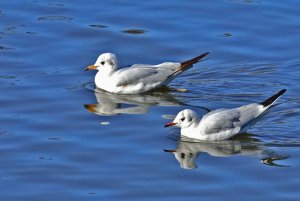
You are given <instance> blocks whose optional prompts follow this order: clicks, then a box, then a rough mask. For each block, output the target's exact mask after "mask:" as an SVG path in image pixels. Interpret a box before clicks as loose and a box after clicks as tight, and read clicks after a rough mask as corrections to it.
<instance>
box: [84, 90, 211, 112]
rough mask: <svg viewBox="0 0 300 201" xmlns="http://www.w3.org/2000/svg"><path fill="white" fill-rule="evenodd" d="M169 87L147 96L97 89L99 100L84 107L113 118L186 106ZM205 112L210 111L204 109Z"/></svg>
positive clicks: (146, 94)
mask: <svg viewBox="0 0 300 201" xmlns="http://www.w3.org/2000/svg"><path fill="white" fill-rule="evenodd" d="M170 91H172V89H170V88H169V87H163V88H160V89H159V90H156V91H153V92H151V93H150V92H149V93H145V94H134V95H126V94H113V93H109V92H106V91H103V90H101V89H96V90H95V92H94V94H95V96H96V99H97V103H95V104H86V105H84V107H85V108H86V109H87V110H88V111H89V112H92V113H95V114H98V115H103V116H113V115H117V114H144V113H146V112H148V110H149V107H151V106H180V105H186V104H184V103H182V102H180V101H179V100H177V99H176V98H175V97H174V95H172V94H171V93H169V92H170ZM204 109H205V110H208V109H206V108H204Z"/></svg>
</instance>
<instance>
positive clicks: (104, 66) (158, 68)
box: [86, 52, 208, 94]
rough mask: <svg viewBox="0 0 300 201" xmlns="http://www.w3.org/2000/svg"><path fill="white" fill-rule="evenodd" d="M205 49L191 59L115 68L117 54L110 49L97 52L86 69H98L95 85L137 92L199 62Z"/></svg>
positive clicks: (107, 89) (155, 86) (159, 83)
mask: <svg viewBox="0 0 300 201" xmlns="http://www.w3.org/2000/svg"><path fill="white" fill-rule="evenodd" d="M207 54H208V52H206V53H204V54H202V55H200V56H198V57H195V58H193V59H191V60H188V61H185V62H181V63H175V62H164V63H161V64H158V65H148V64H134V65H132V66H131V67H128V68H121V69H119V68H118V63H117V58H116V56H115V55H114V54H112V53H104V54H101V55H100V56H99V57H98V59H97V61H96V63H95V64H94V65H92V66H89V67H87V68H86V70H91V69H95V70H98V72H97V74H96V76H95V84H96V86H97V87H98V88H100V89H102V90H105V91H108V92H111V93H117V94H139V93H144V92H147V91H151V90H153V89H156V88H158V87H160V86H163V85H167V84H168V83H169V82H170V81H172V80H173V79H174V78H175V77H176V76H177V75H179V74H180V73H182V72H184V71H185V70H187V69H189V68H190V67H191V66H192V65H193V64H195V63H197V62H199V61H200V60H201V59H202V58H203V57H205V56H206V55H207Z"/></svg>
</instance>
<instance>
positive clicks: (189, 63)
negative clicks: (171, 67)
mask: <svg viewBox="0 0 300 201" xmlns="http://www.w3.org/2000/svg"><path fill="white" fill-rule="evenodd" d="M208 54H209V52H205V53H203V54H201V55H200V56H197V57H195V58H193V59H190V60H187V61H184V62H182V63H181V68H180V70H181V71H183V70H185V69H187V68H188V67H190V66H192V65H193V64H195V63H197V62H199V61H200V60H201V59H203V58H204V57H206V56H207V55H208Z"/></svg>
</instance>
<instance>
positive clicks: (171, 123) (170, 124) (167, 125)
mask: <svg viewBox="0 0 300 201" xmlns="http://www.w3.org/2000/svg"><path fill="white" fill-rule="evenodd" d="M175 125H176V123H173V122H169V123H167V124H166V125H165V126H164V128H166V127H170V126H175Z"/></svg>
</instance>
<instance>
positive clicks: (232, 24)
mask: <svg viewBox="0 0 300 201" xmlns="http://www.w3.org/2000/svg"><path fill="white" fill-rule="evenodd" d="M299 6H300V3H299V1H296V0H294V1H293V0H289V1H265V0H259V1H255V0H253V1H252V0H249V1H246V0H245V1H244V0H227V1H225V0H224V1H180V0H176V1H163V2H160V1H149V2H148V1H147V2H144V1H137V0H132V1H108V0H107V1H106V0H105V1H96V0H91V1H81V3H79V2H76V3H75V1H70V0H59V1H47V0H45V1H35V0H32V1H31V0H25V1H20V0H19V1H17V0H16V1H8V0H2V1H1V2H0V65H1V72H0V89H1V97H0V103H1V107H0V112H1V116H0V117H1V126H0V153H1V155H0V200H34V201H35V200H81V201H82V200H154V199H155V200H173V201H174V200H299V199H300V191H299V189H300V180H299V176H300V172H299V166H300V148H299V147H300V129H299V114H300V110H299V103H300V96H299V94H300V85H299V81H300V59H299V46H300V24H299V22H300V15H299ZM107 51H110V52H113V53H115V54H117V55H118V57H119V60H120V64H121V65H122V66H126V65H130V64H133V63H152V64H156V63H159V62H163V61H183V60H186V59H190V58H192V57H194V56H197V55H199V54H200V53H203V52H205V51H210V52H211V54H210V55H209V57H208V59H206V60H205V61H203V62H202V63H200V64H197V65H196V66H195V67H194V68H192V69H190V70H189V71H188V72H186V73H185V74H184V75H182V76H180V77H178V78H177V79H175V80H174V81H173V82H172V84H171V87H174V88H183V89H187V90H188V91H187V92H185V93H182V92H174V91H171V92H167V93H166V92H156V93H152V94H148V95H141V96H129V97H128V96H115V95H110V94H107V93H103V92H102V93H97V94H96V95H95V94H94V93H93V92H91V91H89V90H88V89H90V88H92V87H93V85H91V84H89V82H91V81H93V77H94V72H83V69H84V68H85V67H86V66H87V65H90V64H93V63H94V61H95V59H96V58H97V56H98V54H100V53H103V52H107ZM282 88H286V89H287V93H286V94H285V95H284V96H283V97H282V98H281V100H280V101H279V102H281V103H282V104H280V105H278V106H277V107H276V108H274V109H273V110H272V112H271V113H270V114H269V115H267V116H266V117H265V118H264V119H263V121H262V122H260V123H258V124H257V125H256V126H255V127H253V128H252V129H251V130H249V133H251V134H249V135H245V136H240V137H238V138H236V139H232V140H228V141H223V142H214V143H205V142H203V143H199V142H198V143H195V142H194V143H192V142H184V141H180V142H179V141H178V134H179V130H178V129H175V128H174V129H163V125H164V124H165V123H166V122H168V121H170V119H166V118H170V116H164V115H175V114H176V113H177V112H178V111H180V110H182V109H183V108H193V109H196V110H197V111H198V112H199V113H202V114H204V113H206V112H207V110H206V108H207V109H216V108H220V107H236V106H239V105H241V104H247V103H251V102H258V101H262V100H264V99H265V98H266V97H268V96H270V95H272V94H273V93H275V92H277V91H278V90H280V89H282ZM97 100H98V101H99V104H98V105H92V106H90V107H89V108H92V109H93V110H92V111H95V112H96V113H97V114H98V115H96V114H94V113H91V112H89V111H87V109H86V108H85V107H84V105H86V104H95V103H97ZM183 104H187V105H183ZM86 107H87V106H86ZM164 150H165V151H164ZM174 151H176V152H174Z"/></svg>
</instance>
